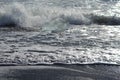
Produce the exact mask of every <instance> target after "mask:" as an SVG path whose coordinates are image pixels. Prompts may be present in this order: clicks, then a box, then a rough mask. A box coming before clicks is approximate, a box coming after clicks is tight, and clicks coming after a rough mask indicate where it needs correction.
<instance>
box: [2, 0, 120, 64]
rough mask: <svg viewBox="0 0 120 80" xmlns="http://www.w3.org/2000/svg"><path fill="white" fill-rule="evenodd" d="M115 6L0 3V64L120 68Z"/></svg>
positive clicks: (46, 0)
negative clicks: (117, 66)
mask: <svg viewBox="0 0 120 80" xmlns="http://www.w3.org/2000/svg"><path fill="white" fill-rule="evenodd" d="M119 4H120V2H119V1H111V0H107V1H106V0H92V1H88V0H87V1H86V0H64V1H62V0H57V1H54V0H34V1H33V0H25V1H24V0H22V1H21V0H17V1H16V0H11V1H8V0H0V63H1V64H16V65H18V64H22V65H26V64H33V65H35V64H54V63H63V64H92V63H107V64H118V65H119V64H120V37H119V35H120V16H119V14H120V10H119V8H120V6H119Z"/></svg>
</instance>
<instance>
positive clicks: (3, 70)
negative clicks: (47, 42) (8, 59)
mask: <svg viewBox="0 0 120 80" xmlns="http://www.w3.org/2000/svg"><path fill="white" fill-rule="evenodd" d="M119 75H120V66H113V65H61V66H58V65H54V66H42V65H41V66H1V67H0V80H120V76H119Z"/></svg>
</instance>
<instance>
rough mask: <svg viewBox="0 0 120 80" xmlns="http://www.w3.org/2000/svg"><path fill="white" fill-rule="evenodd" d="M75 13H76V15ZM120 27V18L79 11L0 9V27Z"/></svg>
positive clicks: (60, 9)
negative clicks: (92, 25) (95, 25)
mask: <svg viewBox="0 0 120 80" xmlns="http://www.w3.org/2000/svg"><path fill="white" fill-rule="evenodd" d="M76 12H77V13H76ZM91 24H98V25H120V17H117V16H104V15H94V14H93V13H90V12H88V13H84V11H79V9H72V10H71V9H67V10H65V9H63V8H52V9H51V8H48V7H46V8H44V9H42V8H40V9H38V10H37V9H36V8H35V9H34V8H33V9H29V8H27V7H25V6H24V5H22V4H19V3H13V4H12V5H11V4H10V5H4V6H3V7H1V8H0V26H1V27H3V26H4V27H5V26H6V27H22V28H31V29H41V28H43V30H44V29H45V30H50V29H52V30H55V29H66V27H68V26H69V25H91Z"/></svg>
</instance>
